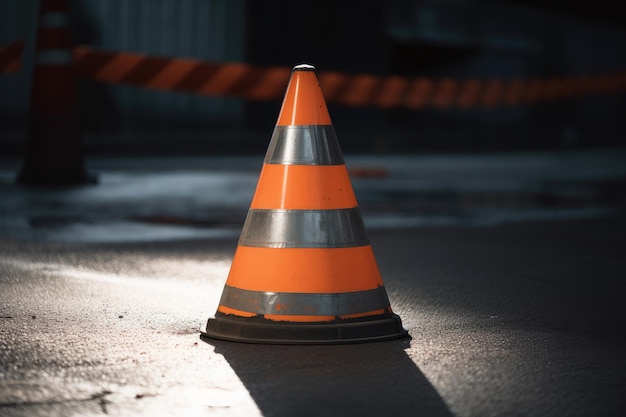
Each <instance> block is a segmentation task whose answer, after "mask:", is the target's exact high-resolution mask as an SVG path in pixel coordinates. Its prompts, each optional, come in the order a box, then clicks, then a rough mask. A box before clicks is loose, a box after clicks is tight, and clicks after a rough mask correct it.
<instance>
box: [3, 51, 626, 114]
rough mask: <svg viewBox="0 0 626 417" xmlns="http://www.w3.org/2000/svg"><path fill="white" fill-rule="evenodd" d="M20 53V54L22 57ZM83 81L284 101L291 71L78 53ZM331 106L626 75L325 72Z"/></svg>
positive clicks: (502, 95) (511, 97)
mask: <svg viewBox="0 0 626 417" xmlns="http://www.w3.org/2000/svg"><path fill="white" fill-rule="evenodd" d="M22 49H23V42H21V41H19V42H16V43H14V44H12V45H10V46H8V47H6V48H3V49H1V50H0V72H9V71H8V70H7V68H9V69H10V70H11V71H16V68H17V69H19V54H20V53H21V50H22ZM16 51H17V55H16ZM74 63H75V65H76V70H77V73H78V75H79V76H81V77H85V78H90V79H93V80H96V81H99V82H103V83H109V84H128V85H134V86H137V87H142V88H148V89H155V90H162V91H177V92H184V93H190V94H198V95H210V96H234V97H240V98H245V99H248V100H279V99H281V98H282V97H283V95H284V92H285V89H286V88H287V83H288V82H289V77H290V74H291V68H289V67H257V66H252V65H248V64H242V63H224V62H209V61H202V60H197V59H188V58H167V57H161V56H154V55H147V54H142V53H130V52H114V51H106V50H98V49H94V48H91V47H88V46H78V47H76V48H75V49H74ZM3 64H4V65H3ZM318 78H319V80H320V85H321V87H322V91H323V93H324V97H325V98H326V101H327V102H329V103H337V104H341V105H345V106H350V107H362V106H372V107H379V108H386V109H390V108H401V107H406V108H410V109H421V108H427V107H434V108H436V109H440V110H443V109H447V108H451V107H457V108H462V109H471V108H474V107H484V108H494V107H497V106H514V105H529V104H535V103H547V102H552V101H556V100H564V99H571V98H576V97H583V96H589V95H596V94H610V93H618V92H622V91H624V90H626V72H624V71H620V72H613V73H605V74H597V75H581V76H576V77H574V76H570V77H551V78H539V77H536V78H532V79H530V80H522V79H521V78H515V79H512V80H508V81H503V80H500V79H491V80H478V79H467V80H463V81H460V80H454V79H451V78H444V79H432V78H425V77H418V78H404V77H399V76H387V77H377V76H374V75H371V74H356V75H348V74H344V73H339V72H335V71H321V72H319V73H318Z"/></svg>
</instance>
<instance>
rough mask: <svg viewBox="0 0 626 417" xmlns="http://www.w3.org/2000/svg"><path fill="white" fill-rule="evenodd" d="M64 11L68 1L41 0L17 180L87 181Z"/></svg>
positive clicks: (66, 12)
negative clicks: (23, 142)
mask: <svg viewBox="0 0 626 417" xmlns="http://www.w3.org/2000/svg"><path fill="white" fill-rule="evenodd" d="M69 9H70V4H69V0H41V2H40V7H39V28H38V35H37V42H36V47H35V62H34V67H33V77H32V86H31V97H30V119H29V131H28V137H27V141H26V153H25V156H24V161H23V165H22V170H21V172H20V173H19V175H18V179H17V180H18V182H20V183H22V184H27V185H65V184H77V183H83V182H86V180H87V176H86V171H85V168H84V166H83V158H82V149H81V139H80V128H79V127H80V123H79V121H78V85H77V78H76V73H75V71H74V63H73V57H72V49H73V44H72V37H71V33H70V27H69Z"/></svg>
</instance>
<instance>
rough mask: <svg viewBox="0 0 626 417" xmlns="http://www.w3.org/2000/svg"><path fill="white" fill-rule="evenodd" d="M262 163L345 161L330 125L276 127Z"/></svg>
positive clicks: (336, 162)
mask: <svg viewBox="0 0 626 417" xmlns="http://www.w3.org/2000/svg"><path fill="white" fill-rule="evenodd" d="M265 163H266V164H285V165H342V164H343V163H344V160H343V155H342V154H341V149H340V148H339V142H338V141H337V136H336V135H335V129H334V127H333V126H332V125H304V126H276V128H275V129H274V133H273V134H272V140H271V141H270V145H269V147H268V149H267V154H266V155H265Z"/></svg>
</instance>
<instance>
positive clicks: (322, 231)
mask: <svg viewBox="0 0 626 417" xmlns="http://www.w3.org/2000/svg"><path fill="white" fill-rule="evenodd" d="M369 243H370V242H369V239H368V238H367V234H366V232H365V226H364V224H363V219H362V218H361V212H360V211H359V209H358V207H357V208H350V209H336V210H263V209H250V210H249V211H248V216H247V217H246V221H245V223H244V225H243V230H242V232H241V237H240V238H239V245H241V246H253V247H265V248H347V247H354V246H365V245H369Z"/></svg>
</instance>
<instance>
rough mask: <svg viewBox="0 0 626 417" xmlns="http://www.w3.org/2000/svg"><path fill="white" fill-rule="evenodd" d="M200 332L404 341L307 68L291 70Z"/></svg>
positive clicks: (288, 340) (291, 339)
mask: <svg viewBox="0 0 626 417" xmlns="http://www.w3.org/2000/svg"><path fill="white" fill-rule="evenodd" d="M203 334H204V335H205V336H208V337H213V338H218V339H225V340H232V341H241V342H249V343H278V344H327V343H353V342H366V341H374V340H386V339H393V338H399V337H405V336H406V335H407V332H406V330H404V329H403V328H402V323H401V320H400V317H398V316H397V315H396V314H394V313H393V312H392V311H391V306H390V304H389V299H388V297H387V292H386V290H385V287H384V285H383V281H382V278H381V275H380V272H379V270H378V266H377V264H376V259H375V258H374V253H373V250H372V246H371V244H370V242H369V239H368V237H367V233H366V231H365V227H364V225H363V220H362V218H361V213H360V210H359V207H358V204H357V200H356V198H355V195H354V191H353V189H352V184H351V183H350V178H349V175H348V171H347V168H346V165H345V163H344V160H343V155H342V153H341V150H340V148H339V143H338V141H337V138H336V136H335V130H334V127H333V125H332V123H331V120H330V116H329V114H328V109H327V107H326V103H325V101H324V97H323V95H322V91H321V89H320V86H319V83H318V80H317V76H316V73H315V68H313V67H312V66H311V65H307V64H302V65H298V66H296V67H295V68H294V69H293V72H292V75H291V80H290V82H289V86H288V87H287V92H286V94H285V98H284V100H283V104H282V109H281V112H280V115H279V117H278V122H277V124H276V128H275V130H274V133H273V135H272V140H271V142H270V145H269V148H268V151H267V154H266V156H265V161H264V164H263V169H262V170H261V174H260V176H259V181H258V184H257V188H256V192H255V194H254V197H253V199H252V203H251V204H250V210H249V211H248V216H247V217H246V221H245V223H244V226H243V230H242V232H241V236H240V238H239V244H238V246H237V251H236V252H235V256H234V259H233V263H232V266H231V269H230V273H229V275H228V279H227V281H226V285H225V287H224V291H223V293H222V298H221V300H220V303H219V307H218V309H217V312H216V314H215V318H211V319H209V321H208V323H207V326H206V331H205V332H204V333H203Z"/></svg>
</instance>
